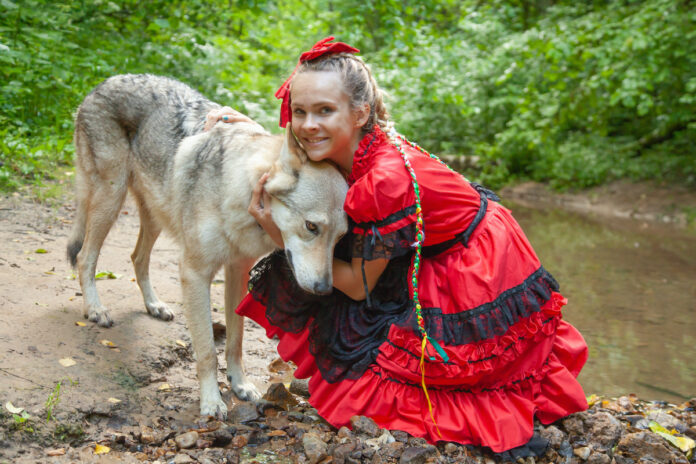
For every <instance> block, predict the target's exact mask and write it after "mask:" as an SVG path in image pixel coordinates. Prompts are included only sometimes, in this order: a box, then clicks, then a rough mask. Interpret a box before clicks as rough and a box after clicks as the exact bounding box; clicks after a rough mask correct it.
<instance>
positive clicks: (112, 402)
mask: <svg viewBox="0 0 696 464" xmlns="http://www.w3.org/2000/svg"><path fill="white" fill-rule="evenodd" d="M106 401H108V402H109V403H111V404H118V403H120V402H121V400H119V399H118V398H109V399H108V400H106Z"/></svg>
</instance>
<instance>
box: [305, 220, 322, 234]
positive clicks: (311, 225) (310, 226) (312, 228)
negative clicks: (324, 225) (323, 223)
mask: <svg viewBox="0 0 696 464" xmlns="http://www.w3.org/2000/svg"><path fill="white" fill-rule="evenodd" d="M305 227H306V228H307V230H308V231H310V232H311V233H313V234H314V235H317V234H318V233H319V227H317V225H316V224H315V223H313V222H310V221H305Z"/></svg>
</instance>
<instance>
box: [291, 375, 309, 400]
mask: <svg viewBox="0 0 696 464" xmlns="http://www.w3.org/2000/svg"><path fill="white" fill-rule="evenodd" d="M290 393H294V394H295V395H297V396H301V397H302V398H309V380H308V379H293V381H292V382H290Z"/></svg>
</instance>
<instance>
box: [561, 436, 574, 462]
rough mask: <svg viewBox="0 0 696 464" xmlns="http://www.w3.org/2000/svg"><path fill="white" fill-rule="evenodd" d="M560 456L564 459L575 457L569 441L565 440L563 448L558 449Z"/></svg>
mask: <svg viewBox="0 0 696 464" xmlns="http://www.w3.org/2000/svg"><path fill="white" fill-rule="evenodd" d="M558 454H560V455H561V456H563V457H564V458H569V457H571V456H572V455H573V447H572V446H570V443H569V442H568V440H563V441H562V442H561V446H559V447H558Z"/></svg>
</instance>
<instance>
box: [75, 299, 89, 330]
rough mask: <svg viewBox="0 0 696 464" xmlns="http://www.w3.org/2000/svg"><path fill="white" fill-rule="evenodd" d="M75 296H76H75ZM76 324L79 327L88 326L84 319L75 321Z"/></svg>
mask: <svg viewBox="0 0 696 464" xmlns="http://www.w3.org/2000/svg"><path fill="white" fill-rule="evenodd" d="M73 298H75V297H73ZM75 325H76V326H78V327H86V326H87V324H85V323H84V322H82V321H75Z"/></svg>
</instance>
